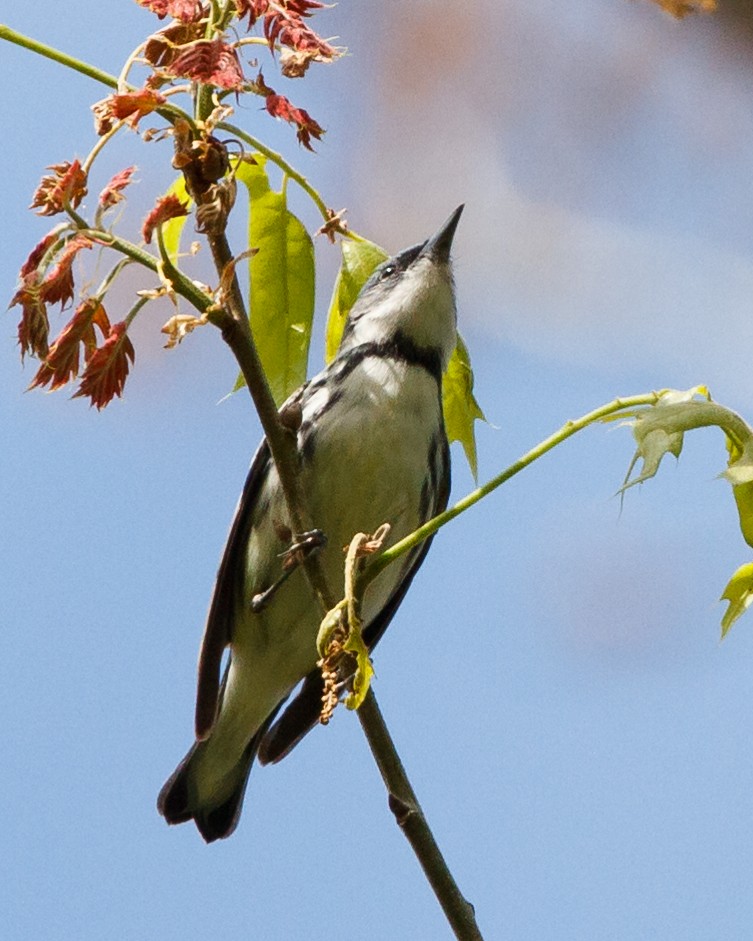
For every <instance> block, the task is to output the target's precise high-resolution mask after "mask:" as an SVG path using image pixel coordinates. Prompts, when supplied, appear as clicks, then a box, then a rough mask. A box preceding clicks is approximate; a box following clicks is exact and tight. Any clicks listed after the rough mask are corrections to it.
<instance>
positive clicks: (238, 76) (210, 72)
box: [168, 39, 244, 89]
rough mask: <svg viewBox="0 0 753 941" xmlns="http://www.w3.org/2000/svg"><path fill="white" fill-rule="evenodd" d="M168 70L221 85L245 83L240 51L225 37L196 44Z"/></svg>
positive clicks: (230, 87) (232, 87)
mask: <svg viewBox="0 0 753 941" xmlns="http://www.w3.org/2000/svg"><path fill="white" fill-rule="evenodd" d="M168 71H169V72H170V73H171V74H172V75H178V76H182V77H184V78H190V79H191V80H192V81H194V82H203V83H204V84H205V85H216V86H218V87H219V88H228V89H238V88H240V87H241V86H242V85H243V83H244V78H243V70H242V69H241V64H240V61H239V59H238V53H237V52H236V51H235V49H234V48H233V47H232V46H230V45H229V44H228V43H226V42H224V41H223V40H222V39H200V40H198V41H197V42H194V43H192V44H191V45H190V46H188V47H186V48H185V49H184V50H183V52H181V53H180V54H179V55H177V56H176V57H175V58H174V59H173V61H172V62H171V63H170V66H169V68H168Z"/></svg>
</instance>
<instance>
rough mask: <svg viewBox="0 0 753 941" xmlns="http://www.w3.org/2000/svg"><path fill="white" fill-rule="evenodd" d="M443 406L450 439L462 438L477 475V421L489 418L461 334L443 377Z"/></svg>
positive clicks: (472, 469) (459, 439)
mask: <svg viewBox="0 0 753 941" xmlns="http://www.w3.org/2000/svg"><path fill="white" fill-rule="evenodd" d="M442 410H443V412H444V423H445V430H446V431H447V440H448V441H449V442H450V444H452V442H453V441H459V442H460V443H461V444H462V446H463V451H465V457H466V460H467V461H468V464H469V466H470V468H471V473H472V474H473V476H474V478H477V477H478V462H477V458H476V432H475V425H476V422H477V421H486V417H485V416H484V413H483V411H482V410H481V406H480V405H479V404H478V402H477V401H476V396H475V395H474V394H473V369H472V368H471V359H470V355H469V353H468V347H467V346H466V345H465V342H464V341H463V338H462V337H461V336H460V334H458V341H457V344H456V346H455V350H454V351H453V354H452V357H451V358H450V362H449V364H448V366H447V371H446V372H445V374H444V376H443V377H442Z"/></svg>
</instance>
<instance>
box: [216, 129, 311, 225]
mask: <svg viewBox="0 0 753 941" xmlns="http://www.w3.org/2000/svg"><path fill="white" fill-rule="evenodd" d="M217 127H218V128H221V129H222V130H223V131H227V132H228V133H229V134H232V135H233V136H235V137H237V138H238V139H239V140H242V141H243V142H244V143H246V144H248V145H249V147H253V149H254V150H258V151H259V153H260V154H263V155H264V156H265V157H266V158H267V159H268V160H271V161H272V163H274V164H276V165H277V166H278V167H279V168H280V169H281V170H282V172H283V173H284V174H285V175H286V176H289V177H290V179H291V180H295V182H296V183H297V184H298V185H299V186H300V187H301V189H302V190H303V191H304V192H305V193H307V194H308V195H309V196H310V197H311V200H312V202H313V203H314V205H315V206H316V208H317V209H318V210H319V212H320V213H321V214H322V217H323V218H324V221H325V222H326V221H328V220H329V210H328V209H327V204H326V203H325V202H324V200H323V199H322V197H321V196H320V195H319V193H318V192H317V191H316V190H315V189H314V187H313V186H312V185H311V184H310V183H309V181H308V180H307V179H306V177H305V176H303V174H301V173H299V172H298V171H297V170H296V169H295V168H294V167H291V165H290V164H289V163H288V162H287V160H286V159H285V158H284V157H283V156H282V154H279V153H277V151H276V150H272V148H271V147H267V145H266V144H264V143H262V142H261V141H260V140H259V139H258V138H257V137H252V136H251V134H247V133H246V132H245V131H243V130H241V129H240V128H239V127H236V126H235V125H234V124H228V123H227V122H226V121H221V122H220V123H219V124H218V125H217Z"/></svg>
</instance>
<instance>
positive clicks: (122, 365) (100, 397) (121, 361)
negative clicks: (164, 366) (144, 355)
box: [73, 321, 136, 409]
mask: <svg viewBox="0 0 753 941" xmlns="http://www.w3.org/2000/svg"><path fill="white" fill-rule="evenodd" d="M135 359H136V353H135V351H134V349H133V343H131V341H130V339H129V337H128V334H127V333H126V323H125V321H121V322H120V323H115V324H113V325H112V326H111V327H110V331H109V333H108V335H107V337H106V339H105V342H104V343H103V344H102V346H100V347H99V348H98V349H96V350H94V352H93V353H92V354H91V355H90V357H89V359H88V361H87V364H86V368H85V369H84V372H83V375H82V376H81V384H80V386H79V388H78V391H77V392H76V393H75V394H74V396H73V398H74V399H75V398H79V397H81V396H87V397H88V398H89V399H91V404H92V405H94V406H96V408H97V409H103V408H104V407H105V405H107V404H108V403H109V402H111V401H112V400H113V399H114V398H115V396H116V395H117V396H122V394H123V387H124V386H125V381H126V379H127V378H128V371H129V369H130V365H129V363H133V362H134V361H135Z"/></svg>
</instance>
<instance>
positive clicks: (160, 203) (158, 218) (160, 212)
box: [141, 193, 188, 245]
mask: <svg viewBox="0 0 753 941" xmlns="http://www.w3.org/2000/svg"><path fill="white" fill-rule="evenodd" d="M187 215H188V204H187V203H184V202H182V201H181V200H180V199H178V197H177V196H176V195H175V194H174V193H169V194H168V195H167V196H161V197H160V198H159V199H158V200H157V202H156V203H155V204H154V208H153V209H152V210H151V211H150V213H149V215H148V216H147V217H146V219H144V224H143V226H142V228H141V234H142V236H143V238H144V241H145V242H146V244H147V245H149V243H150V242H151V241H152V235H153V234H154V230H155V229H156V228H157V226H159V225H162V223H163V222H167V220H168V219H177V218H178V216H187Z"/></svg>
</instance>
